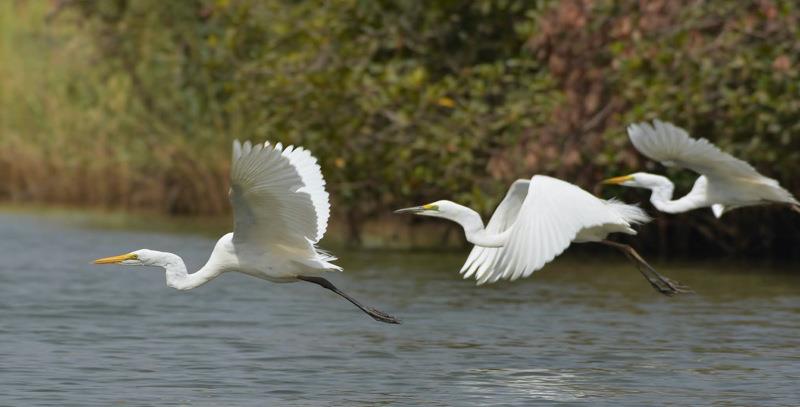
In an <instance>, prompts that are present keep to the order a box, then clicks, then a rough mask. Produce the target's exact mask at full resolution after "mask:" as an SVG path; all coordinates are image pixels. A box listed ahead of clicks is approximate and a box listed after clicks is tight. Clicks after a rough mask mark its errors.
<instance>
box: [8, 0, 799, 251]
mask: <svg viewBox="0 0 800 407" xmlns="http://www.w3.org/2000/svg"><path fill="white" fill-rule="evenodd" d="M0 36H1V38H0V89H2V91H1V93H0V98H2V99H1V105H0V199H2V200H4V201H7V202H17V203H28V202H35V203H53V204H59V205H63V204H66V205H76V206H84V205H85V206H91V207H110V208H119V209H123V210H151V211H158V212H163V213H168V214H189V215H197V214H200V215H216V214H224V213H226V212H227V211H228V210H229V209H228V204H227V173H228V168H229V164H230V163H229V153H230V151H229V150H230V142H231V140H233V139H234V138H239V139H253V140H266V139H268V140H272V141H281V142H284V143H289V144H301V145H303V146H305V147H307V148H309V149H310V150H312V151H313V152H314V154H315V155H316V156H317V157H319V159H320V162H321V165H322V167H323V172H324V174H325V177H326V179H327V181H328V185H329V191H330V192H331V195H332V199H333V201H334V202H333V204H334V206H333V209H334V212H335V213H334V223H337V224H339V225H340V227H339V230H340V233H341V235H342V236H346V238H347V239H348V240H350V241H351V242H358V241H359V239H360V238H361V236H362V235H363V233H364V232H363V231H364V230H365V227H367V225H369V224H370V223H371V222H381V221H383V220H386V215H387V213H389V210H390V209H393V208H398V207H404V206H409V205H412V204H420V203H424V202H428V201H431V200H435V199H440V198H449V199H452V200H455V201H458V202H461V203H463V204H466V205H469V206H472V207H474V208H476V209H477V210H479V211H481V212H483V213H484V214H487V215H488V214H489V213H491V210H492V209H493V208H494V206H495V205H496V204H497V203H498V202H499V200H500V199H502V197H503V195H504V193H505V190H506V188H507V186H508V185H509V184H510V182H511V181H512V180H514V179H516V178H520V177H525V178H527V177H530V176H531V175H533V174H536V173H541V174H550V175H554V176H557V177H559V178H563V179H565V180H567V181H570V182H574V183H576V184H578V185H581V186H582V187H584V188H586V189H588V190H590V191H593V192H595V193H598V194H602V195H603V196H605V197H610V196H614V195H619V196H620V197H621V198H624V199H626V200H628V201H633V202H636V201H640V202H642V205H643V206H644V207H645V208H647V209H648V210H649V211H650V212H651V213H652V214H654V215H656V217H657V220H656V221H655V222H653V223H652V224H651V225H648V226H646V227H644V228H642V233H640V236H639V237H638V238H637V240H636V241H637V245H638V246H640V247H644V248H646V249H649V250H650V251H655V250H658V251H660V252H662V253H671V254H672V255H674V254H678V253H683V254H687V255H692V254H696V255H699V254H703V255H720V254H746V255H765V256H766V255H773V256H776V257H792V258H800V254H797V251H796V250H793V248H794V247H796V246H797V244H798V239H799V238H800V220H799V219H798V217H797V215H796V214H794V213H792V212H791V211H788V210H784V209H782V208H772V207H761V208H749V209H741V210H737V211H734V212H732V213H730V214H726V216H725V217H724V218H723V219H722V221H718V220H716V219H715V218H714V217H713V216H712V215H711V212H710V210H709V211H695V212H692V213H688V214H682V215H665V214H656V213H655V212H654V211H653V210H652V207H651V206H650V204H649V203H648V202H647V200H648V198H649V195H648V194H647V193H646V192H645V191H642V190H623V189H622V188H614V189H613V190H606V191H601V190H600V189H599V187H598V186H597V182H598V181H599V180H601V179H603V178H604V177H607V176H612V175H621V174H626V173H629V172H633V171H634V170H637V169H645V170H648V171H653V172H659V173H664V172H666V173H667V174H668V175H669V176H670V177H671V178H673V179H674V180H675V181H676V183H677V184H678V193H681V194H682V193H684V192H686V191H688V190H689V188H690V186H691V184H692V183H693V181H694V178H695V175H694V174H693V173H690V172H686V171H683V172H680V171H673V170H666V169H664V168H662V167H660V166H659V165H658V164H656V163H652V162H649V161H648V160H646V159H645V158H644V157H642V156H640V155H639V154H638V153H636V151H635V150H633V148H632V146H631V145H630V143H629V142H628V140H627V135H626V134H625V131H624V130H625V127H626V126H627V124H628V123H630V122H633V121H640V120H649V119H652V118H661V119H663V120H667V121H673V122H675V123H676V124H678V125H680V126H683V127H685V128H687V130H689V131H690V133H691V134H692V135H694V136H696V137H706V138H708V139H710V140H712V141H713V142H714V143H716V144H718V145H719V146H720V147H721V148H722V149H724V150H726V151H728V152H731V153H733V154H735V155H737V156H739V157H741V158H744V159H746V160H748V161H750V162H751V163H753V164H754V166H755V167H756V168H758V169H759V170H760V171H761V172H762V173H764V174H765V175H767V176H770V177H774V178H776V179H778V180H779V181H780V182H781V183H782V184H783V185H784V186H785V187H787V188H788V189H789V190H791V191H793V192H794V193H795V195H800V178H798V177H797V176H796V174H798V172H800V140H798V135H800V81H798V79H799V78H798V59H799V58H800V4H798V2H797V1H795V0H743V1H736V2H734V1H725V0H719V1H710V0H705V1H703V0H651V1H634V0H623V1H613V0H564V1H544V0H539V1H534V0H524V1H523V0H519V1H517V0H472V1H456V0H439V1H427V2H421V1H369V0H337V1H290V0H186V1H163V0H103V1H92V0H51V1H45V0H14V1H3V2H0ZM394 221H395V222H421V220H419V219H413V220H412V219H409V218H403V219H400V220H398V219H394ZM387 229H391V228H382V230H383V232H384V233H390V232H388V231H387ZM334 230H336V229H334ZM378 230H379V232H378V233H380V230H381V229H380V228H379V229H378ZM448 230H451V229H448Z"/></svg>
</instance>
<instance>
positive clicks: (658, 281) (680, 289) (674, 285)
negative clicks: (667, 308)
mask: <svg viewBox="0 0 800 407" xmlns="http://www.w3.org/2000/svg"><path fill="white" fill-rule="evenodd" d="M647 281H649V282H650V285H651V286H653V288H655V290H656V291H658V292H659V293H661V294H664V295H666V296H669V297H672V296H673V295H675V294H690V293H694V291H693V290H692V289H691V288H689V286H687V285H683V284H681V283H679V282H677V281H674V280H670V279H669V278H666V277H664V276H662V275H658V277H655V278H648V279H647Z"/></svg>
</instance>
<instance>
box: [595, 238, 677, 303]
mask: <svg viewBox="0 0 800 407" xmlns="http://www.w3.org/2000/svg"><path fill="white" fill-rule="evenodd" d="M600 243H603V244H605V245H607V246H611V247H614V248H617V249H619V250H620V251H622V252H623V253H625V256H626V257H627V258H629V259H630V260H631V261H633V262H634V263H635V264H636V268H637V269H638V270H639V272H640V273H641V274H642V276H644V278H645V279H646V280H647V281H648V282H649V283H650V285H651V286H653V288H655V289H656V291H658V292H660V293H661V294H664V295H669V296H672V295H675V294H680V293H690V292H692V290H691V289H690V288H689V287H687V286H685V285H683V284H681V283H679V282H677V281H673V280H670V279H669V278H667V277H664V276H663V275H661V274H659V273H658V272H657V271H656V270H655V269H654V268H653V267H652V266H650V264H648V263H647V262H646V261H645V260H644V259H643V258H642V256H640V255H639V253H637V252H636V250H634V249H633V247H630V246H628V245H626V244H622V243H617V242H612V241H610V240H603V241H601V242H600Z"/></svg>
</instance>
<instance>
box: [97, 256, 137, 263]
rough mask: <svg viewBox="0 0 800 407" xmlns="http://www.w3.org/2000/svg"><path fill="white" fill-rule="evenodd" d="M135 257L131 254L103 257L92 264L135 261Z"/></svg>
mask: <svg viewBox="0 0 800 407" xmlns="http://www.w3.org/2000/svg"><path fill="white" fill-rule="evenodd" d="M136 259H137V256H136V255H135V254H133V253H128V254H120V255H119V256H111V257H103V258H102V259H97V260H95V261H94V264H117V263H122V262H123V261H125V260H136Z"/></svg>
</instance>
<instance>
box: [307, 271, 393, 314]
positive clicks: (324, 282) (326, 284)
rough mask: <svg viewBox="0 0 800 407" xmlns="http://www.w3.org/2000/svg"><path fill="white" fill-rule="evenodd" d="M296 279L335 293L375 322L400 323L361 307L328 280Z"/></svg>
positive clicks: (313, 278) (371, 309)
mask: <svg viewBox="0 0 800 407" xmlns="http://www.w3.org/2000/svg"><path fill="white" fill-rule="evenodd" d="M297 279H298V280H303V281H308V282H309V283H314V284H317V285H320V286H322V287H325V288H327V289H329V290H331V291H333V292H335V293H336V294H339V295H341V296H342V297H344V298H345V299H346V300H347V301H350V302H351V303H352V304H353V305H355V306H356V307H358V309H360V310H361V311H364V312H365V313H366V314H367V315H369V316H371V317H372V318H373V319H374V320H376V321H380V322H386V323H387V324H399V323H400V321H399V320H398V319H397V318H395V317H393V316H391V315H389V314H386V313H384V312H381V311H378V310H376V309H375V308H370V307H366V306H364V305H361V303H359V302H358V301H356V300H355V298H353V297H351V296H349V295H347V294H346V293H345V292H344V291H341V290H339V289H338V288H336V286H335V285H333V283H331V282H330V281H328V280H326V279H324V278H322V277H311V276H297Z"/></svg>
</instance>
